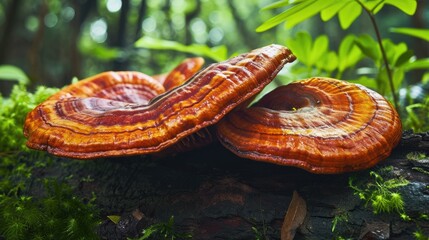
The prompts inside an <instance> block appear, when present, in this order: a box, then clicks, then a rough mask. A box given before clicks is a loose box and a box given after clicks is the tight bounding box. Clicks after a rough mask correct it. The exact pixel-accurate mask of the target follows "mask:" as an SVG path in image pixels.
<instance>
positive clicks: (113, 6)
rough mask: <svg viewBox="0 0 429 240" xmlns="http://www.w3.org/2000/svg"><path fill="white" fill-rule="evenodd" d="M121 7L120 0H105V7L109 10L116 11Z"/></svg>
mask: <svg viewBox="0 0 429 240" xmlns="http://www.w3.org/2000/svg"><path fill="white" fill-rule="evenodd" d="M121 7H122V1H121V0H107V2H106V8H107V10H108V11H109V12H112V13H114V12H118V11H119V10H121Z"/></svg>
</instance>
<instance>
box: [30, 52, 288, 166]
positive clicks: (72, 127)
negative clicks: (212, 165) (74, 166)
mask: <svg viewBox="0 0 429 240" xmlns="http://www.w3.org/2000/svg"><path fill="white" fill-rule="evenodd" d="M293 60H295V56H294V55H293V54H292V53H291V52H290V50H289V49H287V48H285V47H283V46H279V45H269V46H266V47H263V48H259V49H256V50H253V51H251V52H250V53H247V54H242V55H239V56H237V57H234V58H231V59H229V60H227V61H225V62H221V63H218V64H213V65H211V66H209V67H208V68H206V69H204V70H203V71H201V72H200V73H198V74H196V75H194V76H193V77H192V78H191V79H190V80H188V81H186V82H185V83H184V84H182V85H180V86H176V84H173V87H171V88H172V89H171V90H170V91H167V92H165V93H160V94H159V95H157V94H158V93H159V92H162V89H161V87H163V86H162V84H161V83H160V82H157V81H156V80H155V79H154V78H151V77H149V76H146V75H144V74H139V73H129V72H122V73H121V72H120V73H115V72H110V73H103V74H101V75H97V76H94V77H92V78H90V79H87V80H82V81H81V82H78V83H76V84H74V85H71V86H69V87H66V88H65V89H63V90H61V91H60V92H58V93H57V94H55V95H54V96H52V97H51V98H49V99H48V100H46V101H45V102H43V103H41V104H40V105H39V106H37V107H36V108H35V109H34V110H33V111H31V112H30V113H29V114H28V116H27V119H26V121H25V125H24V135H25V136H26V137H27V138H28V141H27V146H28V147H30V148H34V149H39V150H46V151H48V152H50V153H52V154H54V155H57V156H64V157H70V158H78V159H91V158H99V157H109V156H123V155H135V154H147V153H156V152H160V151H162V150H164V149H166V148H168V147H171V146H172V145H174V144H176V143H178V142H180V141H181V139H183V138H185V137H187V136H189V135H191V134H193V133H195V132H198V131H199V130H201V129H204V128H205V127H207V126H209V125H212V124H214V123H216V122H218V121H219V120H220V119H221V118H222V117H223V116H225V115H226V114H227V113H228V112H230V111H231V110H232V109H234V108H235V107H236V106H238V105H240V104H242V103H243V102H245V101H246V100H248V99H249V98H251V97H252V96H254V95H255V94H257V93H259V92H260V91H261V90H262V89H263V88H264V87H265V86H266V85H267V84H268V83H269V82H271V80H272V79H273V78H274V77H275V76H276V75H277V73H278V72H279V71H280V70H281V69H282V68H283V65H284V64H286V63H288V62H291V61H293ZM142 79H144V81H146V82H148V83H150V84H151V87H149V88H148V89H146V83H144V84H143V83H140V82H138V83H137V82H136V81H137V80H138V81H140V80H142ZM142 81H143V80H142ZM157 83H158V84H157ZM140 84H143V85H144V86H140ZM152 85H153V86H152ZM169 88H170V87H169ZM108 89H110V90H108ZM136 89H137V90H136ZM140 89H145V90H142V91H140ZM155 89H156V90H155ZM146 90H147V91H148V92H149V93H151V94H150V96H149V97H146V96H145V95H146V94H147V92H146ZM128 92H130V93H131V96H132V97H129V96H128ZM152 92H153V94H152ZM115 93H120V94H118V95H119V96H115ZM140 95H143V96H144V97H141V96H140Z"/></svg>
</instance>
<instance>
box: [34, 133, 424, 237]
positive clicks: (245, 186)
mask: <svg viewBox="0 0 429 240" xmlns="http://www.w3.org/2000/svg"><path fill="white" fill-rule="evenodd" d="M416 150H418V151H428V150H429V135H428V134H422V135H406V136H404V138H403V142H402V143H401V145H400V146H399V147H397V149H396V150H395V151H394V153H393V154H392V155H391V156H390V157H389V158H388V159H387V160H386V161H384V162H383V163H382V164H380V165H378V166H377V167H375V168H374V169H370V170H365V171H361V172H358V173H348V174H341V175H315V174H310V173H308V172H305V171H303V170H300V169H296V168H291V167H283V166H277V165H272V164H266V163H262V162H255V161H251V160H247V159H242V158H239V157H237V156H235V155H233V154H232V153H230V152H229V151H227V150H226V149H224V148H223V147H222V146H220V145H219V144H214V145H212V146H209V147H207V148H204V149H200V150H196V151H192V152H189V153H186V154H180V155H177V156H174V157H168V158H162V159H156V158H154V157H148V156H135V157H128V158H115V159H99V160H96V161H73V160H70V159H59V160H56V161H54V166H53V167H51V168H43V169H39V170H38V171H39V172H37V171H36V172H35V173H34V176H40V177H47V176H50V177H56V178H58V179H66V178H67V177H69V176H72V175H73V176H74V177H73V178H72V179H71V180H69V181H70V182H69V183H70V184H72V185H74V186H78V189H77V193H78V194H79V195H81V196H84V197H86V198H88V199H89V198H91V197H92V193H94V194H95V195H96V196H97V198H96V200H95V203H96V205H97V206H98V207H99V208H100V209H101V217H102V219H105V222H104V223H103V224H102V225H101V226H100V228H99V235H100V236H101V237H102V238H103V239H126V237H135V236H137V234H138V233H141V231H142V228H143V227H146V226H147V225H148V224H151V223H156V222H166V221H168V219H170V217H171V216H174V220H175V227H176V230H177V231H178V232H186V233H192V236H193V239H198V240H200V239H255V238H256V236H260V237H261V238H260V239H280V229H281V226H282V222H283V218H284V216H285V213H286V211H287V208H288V206H289V202H290V200H291V196H292V193H293V191H294V190H296V191H297V192H298V193H299V194H300V195H301V197H302V198H303V199H304V200H305V201H306V203H307V216H306V218H305V221H304V223H303V225H302V226H301V227H300V228H299V229H298V232H297V234H296V236H295V238H294V239H295V240H299V239H335V238H338V237H340V236H341V237H344V238H352V239H413V233H414V232H415V231H417V230H418V229H420V230H421V231H423V232H425V233H426V235H428V234H429V221H428V220H424V219H422V218H421V214H429V209H428V208H427V205H428V203H429V188H428V186H429V175H428V174H427V173H423V172H421V171H417V170H416V168H415V166H414V165H412V164H411V163H410V162H409V161H408V160H407V159H406V158H405V155H406V154H407V153H409V152H410V151H416ZM385 166H392V167H393V170H391V171H389V172H387V173H386V176H384V177H385V179H386V180H388V179H390V178H396V177H398V176H403V177H405V178H406V179H408V180H409V181H410V184H408V185H407V186H405V187H402V188H398V191H399V192H400V193H401V194H402V196H403V200H404V202H405V211H406V213H407V214H408V215H409V216H410V217H411V218H412V219H413V220H412V221H403V220H401V219H400V217H399V214H397V213H390V214H388V213H384V214H378V215H375V214H374V213H373V211H372V209H371V208H370V204H368V206H366V205H365V203H364V202H363V201H361V200H360V199H359V198H358V196H357V195H355V194H354V192H353V190H352V189H351V188H350V187H349V186H348V181H349V179H350V177H354V178H355V179H356V181H362V182H364V183H367V182H372V181H373V180H374V178H373V177H372V176H370V174H369V172H370V171H371V170H375V171H377V170H379V169H380V168H383V167H385ZM427 167H429V164H427V163H426V165H425V166H421V168H426V169H427ZM69 178H70V177H69ZM84 179H85V180H84ZM88 179H89V180H88ZM37 189H40V188H38V187H37V182H36V181H35V183H34V184H33V191H36V192H37ZM36 195H37V194H36ZM108 215H121V216H122V218H121V221H120V222H119V223H118V224H116V225H115V224H114V223H113V222H111V221H110V220H108V219H107V216H108ZM339 216H343V219H342V220H341V219H340V218H339ZM137 219H138V220H137ZM335 219H337V220H335ZM335 221H336V225H335V228H334V231H332V228H333V224H334V222H335ZM262 237H263V238H262Z"/></svg>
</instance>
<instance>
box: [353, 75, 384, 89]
mask: <svg viewBox="0 0 429 240" xmlns="http://www.w3.org/2000/svg"><path fill="white" fill-rule="evenodd" d="M347 82H351V83H358V84H361V85H364V86H365V87H367V88H371V89H374V90H375V89H377V88H378V87H377V81H376V80H375V79H374V78H369V77H367V76H362V77H360V78H359V79H357V80H347Z"/></svg>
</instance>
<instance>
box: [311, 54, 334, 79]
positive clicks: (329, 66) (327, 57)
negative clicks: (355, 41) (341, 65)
mask: <svg viewBox="0 0 429 240" xmlns="http://www.w3.org/2000/svg"><path fill="white" fill-rule="evenodd" d="M316 66H317V68H318V69H323V70H325V71H326V72H327V73H329V74H328V75H330V73H332V72H333V71H334V70H335V69H337V67H338V56H337V53H336V52H334V51H330V52H328V53H325V54H324V55H323V56H322V58H321V59H320V61H318V62H317V63H316Z"/></svg>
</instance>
